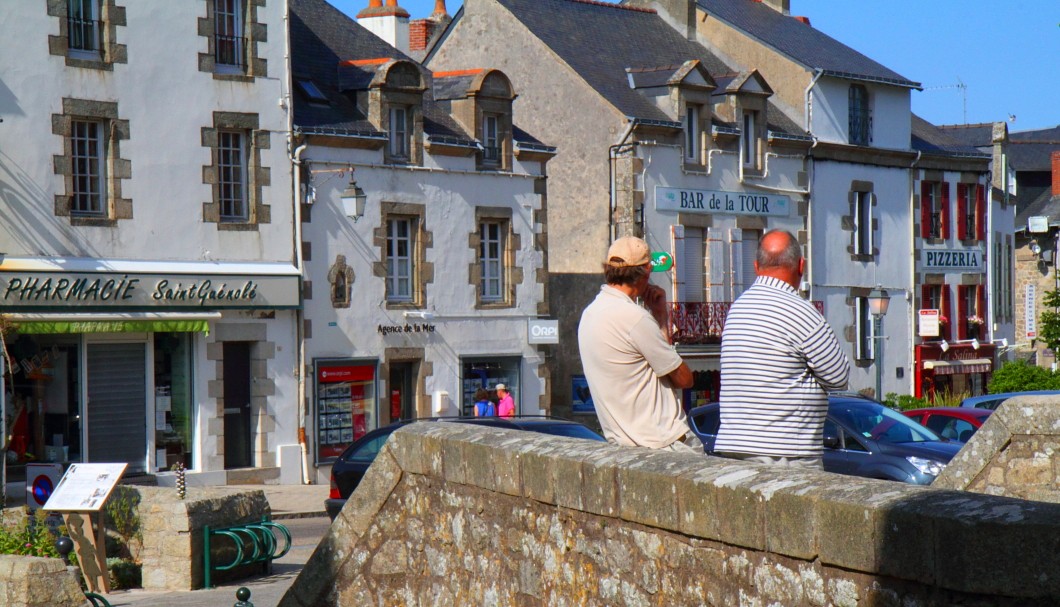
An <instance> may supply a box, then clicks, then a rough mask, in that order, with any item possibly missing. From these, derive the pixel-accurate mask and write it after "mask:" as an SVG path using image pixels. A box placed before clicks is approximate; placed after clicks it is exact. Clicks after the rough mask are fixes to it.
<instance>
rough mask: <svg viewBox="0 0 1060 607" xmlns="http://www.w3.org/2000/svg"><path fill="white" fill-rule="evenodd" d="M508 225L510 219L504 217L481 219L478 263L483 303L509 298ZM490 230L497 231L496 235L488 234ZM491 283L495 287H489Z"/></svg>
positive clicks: (502, 300)
mask: <svg viewBox="0 0 1060 607" xmlns="http://www.w3.org/2000/svg"><path fill="white" fill-rule="evenodd" d="M508 225H509V224H508V221H507V220H503V219H494V218H486V219H482V220H480V221H479V247H478V249H479V254H478V263H479V267H480V271H481V274H480V278H479V301H480V302H481V303H503V302H505V301H506V300H507V287H508V285H507V282H508V280H507V279H508V277H507V263H506V257H507V240H508ZM488 230H492V231H495V232H496V233H495V235H489V234H487V231H488ZM490 249H492V252H491V251H490ZM491 266H492V267H493V269H492V270H491V269H490V268H491ZM490 285H493V287H494V288H492V289H491V288H489V286H490Z"/></svg>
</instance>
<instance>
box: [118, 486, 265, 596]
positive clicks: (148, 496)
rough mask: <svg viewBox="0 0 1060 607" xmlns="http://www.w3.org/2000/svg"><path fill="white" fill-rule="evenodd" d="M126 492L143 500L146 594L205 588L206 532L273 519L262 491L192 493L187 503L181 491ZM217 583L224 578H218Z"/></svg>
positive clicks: (204, 490)
mask: <svg viewBox="0 0 1060 607" xmlns="http://www.w3.org/2000/svg"><path fill="white" fill-rule="evenodd" d="M121 489H122V490H124V491H130V492H134V493H135V494H136V495H137V496H138V497H139V500H140V505H139V513H140V525H141V529H142V530H143V550H142V552H141V553H140V558H141V560H142V562H143V587H144V589H145V590H194V589H197V588H202V587H203V559H202V557H203V527H205V526H206V525H210V526H211V527H225V526H230V525H241V524H245V523H251V522H260V521H261V518H262V517H263V516H267V515H269V514H271V512H270V510H269V502H268V500H267V499H266V497H265V492H264V491H260V490H256V491H235V490H232V489H228V488H227V487H189V488H188V495H187V499H185V500H180V499H178V498H177V491H176V489H171V488H168V487H140V486H136V487H133V486H128V487H122V488H121ZM224 541H225V540H220V542H224ZM229 560H230V558H229ZM219 562H221V563H225V562H228V560H222V561H219ZM238 573H245V572H236V574H238ZM218 579H224V577H223V576H218Z"/></svg>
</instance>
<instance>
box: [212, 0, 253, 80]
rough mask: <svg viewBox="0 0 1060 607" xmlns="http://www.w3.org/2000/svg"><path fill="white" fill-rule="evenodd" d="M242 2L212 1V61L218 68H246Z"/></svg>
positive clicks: (235, 0) (238, 0) (241, 0)
mask: <svg viewBox="0 0 1060 607" xmlns="http://www.w3.org/2000/svg"><path fill="white" fill-rule="evenodd" d="M242 3H243V0H214V61H215V62H216V64H217V65H218V66H227V67H233V68H237V69H239V70H240V71H242V70H243V69H245V68H246V65H247V59H246V39H245V38H244V37H243V10H242Z"/></svg>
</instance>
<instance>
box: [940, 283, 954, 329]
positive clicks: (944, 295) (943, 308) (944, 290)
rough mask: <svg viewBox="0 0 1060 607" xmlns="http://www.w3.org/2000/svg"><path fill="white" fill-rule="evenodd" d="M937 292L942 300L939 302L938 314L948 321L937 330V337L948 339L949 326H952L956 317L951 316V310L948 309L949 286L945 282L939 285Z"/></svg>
mask: <svg viewBox="0 0 1060 607" xmlns="http://www.w3.org/2000/svg"><path fill="white" fill-rule="evenodd" d="M939 293H940V294H941V297H940V299H941V300H942V303H940V304H939V315H941V316H945V317H946V320H948V321H949V322H947V323H946V325H945V326H943V327H942V328H941V329H940V330H939V337H941V338H943V339H948V338H949V336H950V327H952V326H953V323H954V322H956V321H957V319H956V318H954V317H953V311H952V310H950V286H949V285H945V284H944V285H939Z"/></svg>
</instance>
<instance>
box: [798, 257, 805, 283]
mask: <svg viewBox="0 0 1060 607" xmlns="http://www.w3.org/2000/svg"><path fill="white" fill-rule="evenodd" d="M805 275H806V258H805V257H800V258H799V277H800V278H801V277H803V276H805Z"/></svg>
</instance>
